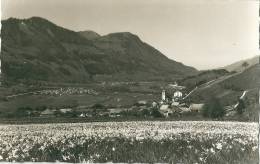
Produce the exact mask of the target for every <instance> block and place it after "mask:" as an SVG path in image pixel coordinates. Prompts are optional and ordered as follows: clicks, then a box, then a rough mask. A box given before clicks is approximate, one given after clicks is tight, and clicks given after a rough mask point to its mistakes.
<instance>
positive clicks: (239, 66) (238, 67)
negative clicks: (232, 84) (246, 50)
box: [222, 56, 259, 72]
mask: <svg viewBox="0 0 260 164" xmlns="http://www.w3.org/2000/svg"><path fill="white" fill-rule="evenodd" d="M257 63H259V56H255V57H252V58H249V59H245V60H241V61H238V62H235V63H233V64H230V65H228V66H225V67H223V68H222V69H226V70H227V71H229V72H232V71H236V72H240V71H243V70H245V69H246V68H247V67H250V66H253V65H255V64H257Z"/></svg>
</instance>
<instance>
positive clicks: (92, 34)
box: [78, 31, 100, 40]
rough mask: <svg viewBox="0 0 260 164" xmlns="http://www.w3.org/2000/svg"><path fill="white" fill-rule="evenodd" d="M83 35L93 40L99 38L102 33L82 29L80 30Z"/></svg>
mask: <svg viewBox="0 0 260 164" xmlns="http://www.w3.org/2000/svg"><path fill="white" fill-rule="evenodd" d="M78 33H79V34H80V35H81V36H83V37H85V38H86V39H89V40H92V39H96V38H99V37H100V35H99V34H98V33H96V32H94V31H80V32H78Z"/></svg>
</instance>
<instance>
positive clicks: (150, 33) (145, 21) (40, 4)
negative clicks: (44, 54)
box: [1, 0, 259, 69]
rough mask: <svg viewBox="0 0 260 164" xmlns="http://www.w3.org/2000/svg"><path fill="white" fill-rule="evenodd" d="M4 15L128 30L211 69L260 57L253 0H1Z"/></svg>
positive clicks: (184, 60)
mask: <svg viewBox="0 0 260 164" xmlns="http://www.w3.org/2000/svg"><path fill="white" fill-rule="evenodd" d="M1 2H2V19H7V18H9V17H16V18H29V17H32V16H40V17H43V18H46V19H48V20H50V21H52V22H54V23H55V24H57V25H60V26H63V27H65V28H68V29H71V30H74V31H82V30H93V31H96V32H97V33H99V34H101V35H105V34H108V33H112V32H125V31H128V32H131V33H134V34H137V35H138V36H139V37H140V38H141V39H142V40H143V41H144V42H146V43H148V44H150V45H152V46H153V47H155V48H156V49H158V50H160V51H161V52H162V53H163V54H165V55H166V56H168V57H169V58H171V59H174V60H177V61H180V62H182V63H184V64H186V65H190V66H194V67H196V68H197V69H210V68H216V67H221V66H224V65H228V64H231V63H233V62H235V61H238V60H241V59H245V58H249V57H252V56H255V55H258V53H259V52H258V38H259V34H258V22H259V19H258V6H259V2H258V1H257V0H1Z"/></svg>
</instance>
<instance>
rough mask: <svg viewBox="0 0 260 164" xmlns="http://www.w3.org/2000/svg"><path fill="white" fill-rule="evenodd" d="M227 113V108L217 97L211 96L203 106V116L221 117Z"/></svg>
mask: <svg viewBox="0 0 260 164" xmlns="http://www.w3.org/2000/svg"><path fill="white" fill-rule="evenodd" d="M224 115H225V110H224V108H223V107H222V105H221V104H220V101H219V100H218V99H217V98H210V99H209V100H208V101H207V102H206V103H205V105H204V107H203V116H204V117H210V118H221V117H223V116H224Z"/></svg>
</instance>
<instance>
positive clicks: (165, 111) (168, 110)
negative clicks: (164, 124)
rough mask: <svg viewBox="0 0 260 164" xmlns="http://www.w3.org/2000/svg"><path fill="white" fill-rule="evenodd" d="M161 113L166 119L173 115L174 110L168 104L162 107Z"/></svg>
mask: <svg viewBox="0 0 260 164" xmlns="http://www.w3.org/2000/svg"><path fill="white" fill-rule="evenodd" d="M159 112H160V113H161V114H162V115H164V117H169V115H172V114H173V110H172V109H171V108H169V105H166V104H163V105H161V107H160V110H159Z"/></svg>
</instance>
